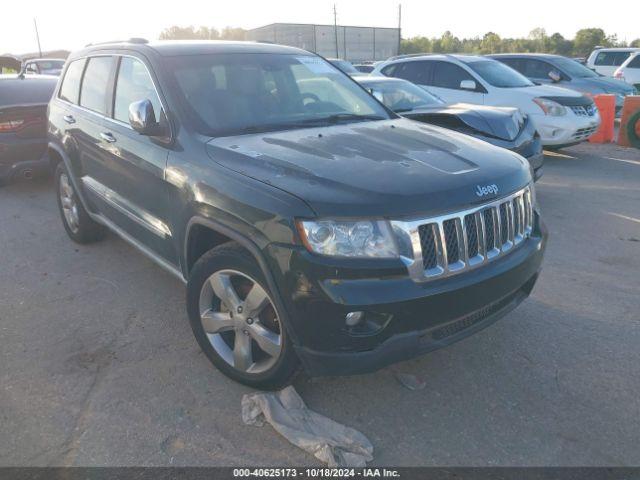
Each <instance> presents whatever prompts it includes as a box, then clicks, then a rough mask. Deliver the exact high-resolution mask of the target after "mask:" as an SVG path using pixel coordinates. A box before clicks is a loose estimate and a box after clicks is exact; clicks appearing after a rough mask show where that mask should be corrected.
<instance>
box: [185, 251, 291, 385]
mask: <svg viewBox="0 0 640 480" xmlns="http://www.w3.org/2000/svg"><path fill="white" fill-rule="evenodd" d="M229 288H230V289H231V291H232V292H231V293H229V292H230V290H229ZM187 310H188V313H189V321H190V323H191V328H192V330H193V334H194V335H195V337H196V340H197V341H198V344H199V345H200V348H201V349H202V351H203V352H204V353H205V355H206V356H207V358H208V359H209V360H210V361H211V363H213V364H214V365H215V366H216V367H217V368H218V370H220V371H221V372H222V373H224V374H225V375H226V376H228V377H229V378H231V379H233V380H235V381H237V382H240V383H243V384H245V385H248V386H250V387H253V388H258V389H261V390H277V389H280V388H283V387H285V386H287V385H289V384H290V383H291V382H292V380H293V378H294V377H295V375H296V373H297V372H298V370H299V365H300V362H299V360H298V357H297V356H296V353H295V351H294V349H293V344H292V343H291V340H290V339H289V336H288V334H287V329H286V326H285V325H283V324H282V319H283V316H282V315H280V314H279V312H278V311H277V307H276V305H275V302H274V301H273V294H272V292H271V291H270V290H269V287H268V286H267V282H266V281H265V278H264V274H263V273H262V270H261V268H260V266H259V265H258V263H257V262H256V260H255V259H254V258H253V256H252V255H251V254H250V253H249V252H248V251H247V250H245V249H244V248H242V247H241V246H240V245H239V244H237V243H235V242H230V243H225V244H223V245H220V246H218V247H216V248H214V249H212V250H210V251H209V252H207V253H206V254H204V255H203V256H202V257H201V258H200V259H199V260H198V261H197V262H196V264H195V266H194V267H193V271H192V274H191V276H190V278H189V282H188V284H187ZM252 317H254V318H252ZM205 329H206V331H205ZM259 342H260V343H259ZM263 346H264V349H263Z"/></svg>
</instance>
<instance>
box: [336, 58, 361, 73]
mask: <svg viewBox="0 0 640 480" xmlns="http://www.w3.org/2000/svg"><path fill="white" fill-rule="evenodd" d="M330 62H331V63H333V64H334V65H335V66H336V67H338V68H339V69H340V70H342V71H343V72H344V73H360V71H359V70H358V69H357V68H356V67H354V66H353V64H352V63H351V62H348V61H346V60H330Z"/></svg>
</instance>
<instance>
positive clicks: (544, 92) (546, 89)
mask: <svg viewBox="0 0 640 480" xmlns="http://www.w3.org/2000/svg"><path fill="white" fill-rule="evenodd" d="M505 90H511V91H518V92H520V93H523V94H525V95H529V96H530V97H531V98H536V97H573V98H575V97H580V96H581V95H582V94H581V93H580V92H576V91H575V90H570V89H568V88H564V87H557V86H555V85H534V86H532V87H517V88H509V89H505Z"/></svg>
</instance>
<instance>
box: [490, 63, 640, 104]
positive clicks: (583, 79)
mask: <svg viewBox="0 0 640 480" xmlns="http://www.w3.org/2000/svg"><path fill="white" fill-rule="evenodd" d="M487 56H488V57H490V58H493V59H495V60H498V61H500V62H502V63H504V64H506V65H508V66H510V67H511V68H513V69H514V70H517V71H518V72H520V73H521V74H523V75H524V76H525V77H527V78H529V79H530V80H531V81H533V82H536V83H541V84H543V83H548V84H554V85H558V86H561V87H564V88H569V89H572V90H576V91H578V92H581V93H585V94H587V95H590V96H593V95H599V94H603V93H608V94H612V95H615V96H616V116H620V114H621V112H622V106H623V104H624V97H626V96H627V95H637V93H638V92H637V91H636V89H635V88H634V87H633V86H632V85H629V84H627V83H625V82H623V81H620V80H616V79H613V78H609V77H603V76H602V75H600V74H598V73H596V72H594V71H593V70H591V69H589V68H587V67H585V66H584V65H581V64H580V63H578V62H577V61H575V60H573V59H571V58H567V57H563V56H561V55H549V54H541V53H508V54H499V55H487Z"/></svg>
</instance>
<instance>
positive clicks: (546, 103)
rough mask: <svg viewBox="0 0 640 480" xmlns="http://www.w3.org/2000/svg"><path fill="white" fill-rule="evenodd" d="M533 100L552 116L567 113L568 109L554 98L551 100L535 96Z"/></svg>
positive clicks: (546, 113)
mask: <svg viewBox="0 0 640 480" xmlns="http://www.w3.org/2000/svg"><path fill="white" fill-rule="evenodd" d="M533 101H534V102H535V103H536V105H538V106H539V107H540V108H541V109H542V111H543V112H544V114H545V115H549V116H551V117H561V116H563V115H566V113H567V109H566V108H565V107H564V106H563V105H560V104H559V103H558V102H554V101H553V100H549V99H548V98H541V97H539V98H534V99H533Z"/></svg>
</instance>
